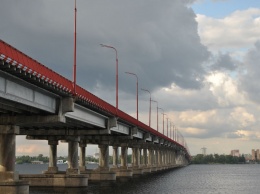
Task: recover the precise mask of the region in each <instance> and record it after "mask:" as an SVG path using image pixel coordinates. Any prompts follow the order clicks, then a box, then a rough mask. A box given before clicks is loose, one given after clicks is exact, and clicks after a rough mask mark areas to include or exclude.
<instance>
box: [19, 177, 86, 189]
mask: <svg viewBox="0 0 260 194" xmlns="http://www.w3.org/2000/svg"><path fill="white" fill-rule="evenodd" d="M19 177H20V180H24V181H29V182H30V186H31V187H86V186H88V175H86V174H85V175H83V174H75V175H72V174H71V175H68V174H35V175H20V176H19Z"/></svg>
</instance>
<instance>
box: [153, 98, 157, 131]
mask: <svg viewBox="0 0 260 194" xmlns="http://www.w3.org/2000/svg"><path fill="white" fill-rule="evenodd" d="M152 102H155V103H156V104H157V106H156V109H157V131H158V102H157V101H156V100H152Z"/></svg>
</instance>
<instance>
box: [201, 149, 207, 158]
mask: <svg viewBox="0 0 260 194" xmlns="http://www.w3.org/2000/svg"><path fill="white" fill-rule="evenodd" d="M201 150H202V155H203V156H206V150H207V148H205V147H203V148H201Z"/></svg>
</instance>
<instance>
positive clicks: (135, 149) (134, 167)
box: [132, 147, 143, 175]
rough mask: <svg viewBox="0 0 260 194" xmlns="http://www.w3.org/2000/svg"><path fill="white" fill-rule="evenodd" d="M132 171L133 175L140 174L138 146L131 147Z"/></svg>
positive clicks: (141, 170)
mask: <svg viewBox="0 0 260 194" xmlns="http://www.w3.org/2000/svg"><path fill="white" fill-rule="evenodd" d="M132 171H133V175H142V174H143V169H142V168H141V167H140V149H139V147H133V148H132Z"/></svg>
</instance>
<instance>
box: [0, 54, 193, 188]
mask: <svg viewBox="0 0 260 194" xmlns="http://www.w3.org/2000/svg"><path fill="white" fill-rule="evenodd" d="M0 54H1V53H0ZM16 135H26V138H27V139H28V140H47V141H48V146H49V167H48V169H46V171H45V172H44V174H42V175H37V176H36V175H35V176H31V175H20V176H19V174H18V173H17V172H15V148H16ZM60 141H62V142H66V143H67V144H68V169H67V170H66V172H60V171H59V169H58V166H57V146H58V144H59V142H60ZM87 144H96V145H98V147H99V153H100V154H99V155H100V158H99V166H98V168H97V169H95V170H93V171H91V170H89V169H86V164H85V156H86V153H85V149H86V146H87ZM109 146H112V147H113V167H112V168H111V167H110V166H109ZM119 148H121V155H120V160H121V163H120V164H119V162H118V161H119V154H118V153H119ZM129 148H131V149H132V165H131V166H128V164H127V153H128V149H129ZM78 149H79V150H80V156H79V160H78ZM188 162H189V156H188V155H187V153H186V150H185V149H184V148H183V146H181V145H180V144H178V143H176V142H174V141H171V140H170V139H169V138H168V139H167V138H165V137H162V136H159V135H158V133H157V132H156V133H155V132H153V131H147V130H145V129H144V128H141V127H140V126H136V125H134V124H131V123H130V122H129V121H126V120H124V119H122V118H118V117H115V116H114V115H112V114H111V113H109V112H106V111H104V110H101V109H100V108H98V107H95V106H93V104H91V103H88V102H83V101H81V100H79V99H78V98H77V97H74V96H71V94H70V93H69V92H68V91H66V90H63V89H62V88H61V86H59V85H53V84H50V83H49V82H47V81H46V80H45V79H42V78H41V77H39V76H36V75H34V74H32V73H28V72H26V71H24V69H22V68H18V67H17V66H15V65H13V64H12V63H9V62H7V61H6V60H3V59H0V191H1V192H2V191H4V193H29V187H28V182H27V181H30V182H31V184H32V186H65V187H74V186H77V187H78V186H87V184H88V180H92V181H100V180H116V179H117V178H120V177H124V178H125V177H126V178H129V177H132V176H134V175H142V174H144V173H150V172H155V171H159V170H164V169H168V168H175V167H180V166H185V165H187V164H188ZM19 177H20V178H19ZM41 180H42V181H41ZM43 180H44V181H43ZM48 183H51V184H48Z"/></svg>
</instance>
